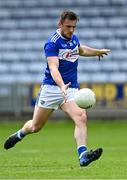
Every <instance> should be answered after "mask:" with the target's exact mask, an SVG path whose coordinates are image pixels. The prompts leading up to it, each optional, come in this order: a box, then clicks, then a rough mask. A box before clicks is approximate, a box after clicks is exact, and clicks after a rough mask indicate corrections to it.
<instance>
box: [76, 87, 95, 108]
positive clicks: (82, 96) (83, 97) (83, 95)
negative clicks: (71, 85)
mask: <svg viewBox="0 0 127 180" xmlns="http://www.w3.org/2000/svg"><path fill="white" fill-rule="evenodd" d="M74 99H75V102H76V104H77V105H78V106H79V107H81V108H83V109H88V108H91V107H92V106H93V105H95V103H96V96H95V93H94V92H93V91H92V90H91V89H89V88H82V89H80V90H78V91H77V92H76V93H75V96H74Z"/></svg>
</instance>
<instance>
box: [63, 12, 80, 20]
mask: <svg viewBox="0 0 127 180" xmlns="http://www.w3.org/2000/svg"><path fill="white" fill-rule="evenodd" d="M65 19H69V20H76V21H78V20H79V18H78V16H77V14H76V13H74V12H73V11H63V12H62V13H61V15H60V21H61V22H64V21H65Z"/></svg>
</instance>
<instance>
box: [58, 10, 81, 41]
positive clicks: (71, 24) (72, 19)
mask: <svg viewBox="0 0 127 180" xmlns="http://www.w3.org/2000/svg"><path fill="white" fill-rule="evenodd" d="M77 21H78V16H77V14H75V13H74V12H72V11H64V12H62V14H61V16H60V20H59V27H60V30H61V35H62V36H64V37H65V38H67V39H70V38H71V36H72V34H73V32H74V30H75V28H76V24H77Z"/></svg>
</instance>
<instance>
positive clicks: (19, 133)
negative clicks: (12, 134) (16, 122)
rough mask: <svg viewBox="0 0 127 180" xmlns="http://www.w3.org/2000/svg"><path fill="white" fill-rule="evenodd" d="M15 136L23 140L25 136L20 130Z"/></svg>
mask: <svg viewBox="0 0 127 180" xmlns="http://www.w3.org/2000/svg"><path fill="white" fill-rule="evenodd" d="M16 135H17V137H18V138H19V139H23V138H24V137H25V134H24V133H23V131H22V130H21V129H20V130H19V131H17V132H16Z"/></svg>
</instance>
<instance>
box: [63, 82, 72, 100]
mask: <svg viewBox="0 0 127 180" xmlns="http://www.w3.org/2000/svg"><path fill="white" fill-rule="evenodd" d="M70 85H71V82H69V83H67V84H64V85H63V86H61V91H62V95H63V98H64V100H65V102H66V101H67V89H68V88H69V86H70Z"/></svg>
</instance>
